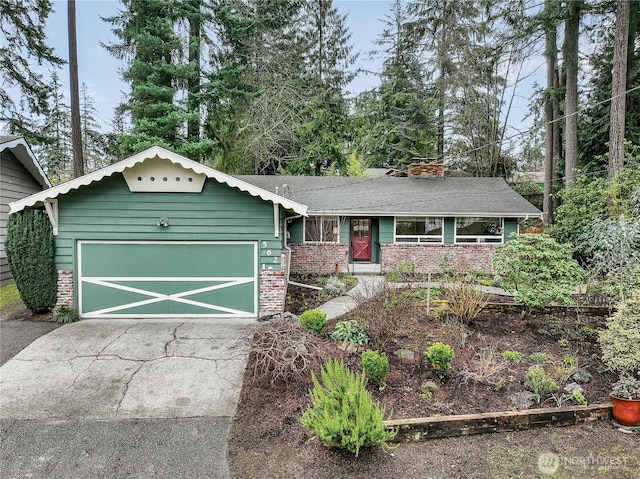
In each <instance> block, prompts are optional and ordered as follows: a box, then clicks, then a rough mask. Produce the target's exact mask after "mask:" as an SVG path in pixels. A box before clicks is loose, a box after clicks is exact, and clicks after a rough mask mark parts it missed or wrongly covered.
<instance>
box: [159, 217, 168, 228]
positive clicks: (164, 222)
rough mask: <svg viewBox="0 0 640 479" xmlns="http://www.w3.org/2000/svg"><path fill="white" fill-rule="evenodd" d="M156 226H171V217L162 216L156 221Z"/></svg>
mask: <svg viewBox="0 0 640 479" xmlns="http://www.w3.org/2000/svg"><path fill="white" fill-rule="evenodd" d="M156 226H160V227H162V228H166V227H167V226H169V218H160V219H159V220H158V222H157V223H156Z"/></svg>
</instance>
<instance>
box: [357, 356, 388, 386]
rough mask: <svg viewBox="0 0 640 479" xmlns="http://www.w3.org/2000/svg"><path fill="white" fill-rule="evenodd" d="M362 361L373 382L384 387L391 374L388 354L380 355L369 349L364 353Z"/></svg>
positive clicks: (363, 367)
mask: <svg viewBox="0 0 640 479" xmlns="http://www.w3.org/2000/svg"><path fill="white" fill-rule="evenodd" d="M360 358H361V360H362V369H363V370H364V372H365V373H366V374H367V376H368V377H369V379H371V382H373V383H374V384H376V385H378V386H384V383H385V381H386V380H387V373H388V372H389V358H387V354H386V353H379V352H378V351H373V350H372V349H368V350H367V351H363V352H362V355H361V356H360Z"/></svg>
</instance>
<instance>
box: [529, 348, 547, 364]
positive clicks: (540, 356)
mask: <svg viewBox="0 0 640 479" xmlns="http://www.w3.org/2000/svg"><path fill="white" fill-rule="evenodd" d="M529 359H532V360H533V361H535V362H536V363H540V364H546V363H548V362H549V361H551V356H549V355H548V354H547V353H542V352H540V351H536V352H535V353H531V354H530V355H529Z"/></svg>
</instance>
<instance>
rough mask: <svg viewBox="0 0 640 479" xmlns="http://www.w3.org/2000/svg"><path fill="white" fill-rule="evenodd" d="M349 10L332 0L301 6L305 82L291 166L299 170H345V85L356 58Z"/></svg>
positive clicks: (314, 0) (293, 170) (316, 172)
mask: <svg viewBox="0 0 640 479" xmlns="http://www.w3.org/2000/svg"><path fill="white" fill-rule="evenodd" d="M345 19H346V15H344V14H341V13H339V12H338V10H337V9H336V8H335V7H334V5H333V1H332V0H309V1H307V2H305V4H304V7H303V9H302V11H301V25H300V33H301V36H300V42H301V46H302V49H303V51H304V62H305V64H304V71H303V72H302V77H303V79H304V81H305V83H306V85H307V91H306V93H307V94H306V96H305V97H304V98H302V102H303V108H302V110H301V115H302V124H301V125H300V126H299V128H298V136H299V140H300V143H301V145H300V149H299V151H298V153H297V158H296V159H295V160H293V161H292V162H291V163H290V164H289V165H288V166H287V170H288V171H289V172H291V173H296V174H311V175H322V174H327V173H330V172H336V173H345V172H346V168H347V162H346V155H345V149H346V141H347V134H346V132H347V131H348V130H349V124H348V123H349V115H348V113H349V112H348V104H347V101H346V99H345V89H346V86H347V85H348V83H349V82H350V81H351V80H352V79H353V77H354V73H353V72H351V71H350V67H351V66H352V65H353V63H354V61H355V58H356V57H355V56H354V55H352V53H351V51H352V48H353V47H352V45H351V43H350V37H351V34H350V33H349V31H348V30H347V27H346V25H345Z"/></svg>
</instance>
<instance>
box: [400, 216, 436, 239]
mask: <svg viewBox="0 0 640 479" xmlns="http://www.w3.org/2000/svg"><path fill="white" fill-rule="evenodd" d="M396 243H442V218H434V217H407V218H396Z"/></svg>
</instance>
